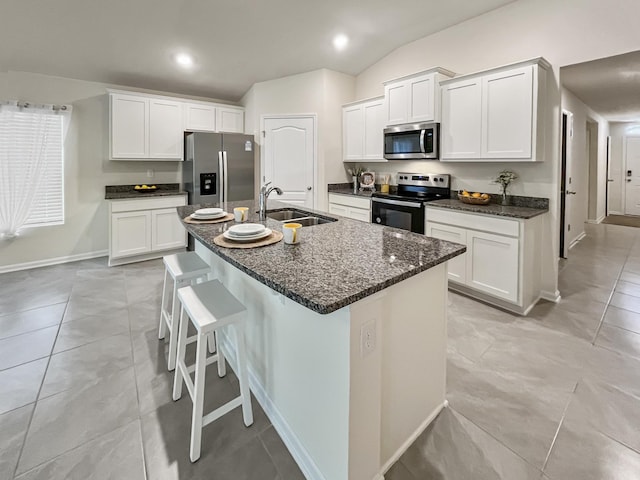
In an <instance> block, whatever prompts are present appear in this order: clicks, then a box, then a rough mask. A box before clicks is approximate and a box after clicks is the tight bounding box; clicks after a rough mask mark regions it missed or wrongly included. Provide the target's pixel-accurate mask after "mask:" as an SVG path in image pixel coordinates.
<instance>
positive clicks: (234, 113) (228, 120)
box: [216, 107, 244, 133]
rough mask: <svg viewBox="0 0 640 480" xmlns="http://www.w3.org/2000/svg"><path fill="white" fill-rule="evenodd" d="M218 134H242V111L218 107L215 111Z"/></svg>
mask: <svg viewBox="0 0 640 480" xmlns="http://www.w3.org/2000/svg"><path fill="white" fill-rule="evenodd" d="M216 110H217V111H216V128H217V129H218V132H228V133H244V111H243V110H240V109H238V108H224V107H218V108H217V109H216Z"/></svg>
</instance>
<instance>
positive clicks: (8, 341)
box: [0, 325, 58, 371]
mask: <svg viewBox="0 0 640 480" xmlns="http://www.w3.org/2000/svg"><path fill="white" fill-rule="evenodd" d="M57 333H58V326H57V325H56V326H53V327H47V328H42V329H40V330H35V331H33V332H29V333H23V334H22V335H16V336H15V337H9V338H5V339H3V340H0V371H1V370H4V369H7V368H11V367H15V366H17V365H21V364H23V363H27V362H31V361H33V360H37V359H38V358H43V357H48V356H49V355H50V354H51V349H52V348H53V342H55V340H56V334H57Z"/></svg>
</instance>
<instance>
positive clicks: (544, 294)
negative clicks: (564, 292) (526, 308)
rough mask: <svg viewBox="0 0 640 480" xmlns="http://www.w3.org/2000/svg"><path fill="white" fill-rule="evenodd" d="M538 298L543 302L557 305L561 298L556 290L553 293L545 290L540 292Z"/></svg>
mask: <svg viewBox="0 0 640 480" xmlns="http://www.w3.org/2000/svg"><path fill="white" fill-rule="evenodd" d="M540 298H542V299H544V300H548V301H549V302H553V303H559V302H560V299H561V298H562V297H561V296H560V291H559V290H556V291H555V292H548V291H546V290H542V291H541V292H540Z"/></svg>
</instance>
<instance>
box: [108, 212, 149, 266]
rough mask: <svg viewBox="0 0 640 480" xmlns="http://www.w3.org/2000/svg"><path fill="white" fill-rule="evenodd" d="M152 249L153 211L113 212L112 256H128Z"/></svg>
mask: <svg viewBox="0 0 640 480" xmlns="http://www.w3.org/2000/svg"><path fill="white" fill-rule="evenodd" d="M150 251H151V212H149V211H148V210H147V211H144V210H143V211H138V212H122V213H113V214H111V253H110V257H112V258H118V257H128V256H130V255H139V254H141V253H147V252H150Z"/></svg>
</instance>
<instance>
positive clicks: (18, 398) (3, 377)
mask: <svg viewBox="0 0 640 480" xmlns="http://www.w3.org/2000/svg"><path fill="white" fill-rule="evenodd" d="M48 361H49V359H47V358H42V359H40V360H36V361H34V362H29V363H25V364H23V365H20V366H17V367H13V368H10V369H8V370H3V371H1V372H0V413H3V412H7V411H9V410H13V409H14V408H18V407H21V406H23V405H27V404H28V403H32V402H35V401H36V397H37V396H38V391H39V390H40V385H41V384H42V378H43V377H44V372H45V369H46V368H47V363H48Z"/></svg>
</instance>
